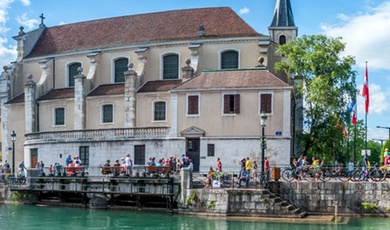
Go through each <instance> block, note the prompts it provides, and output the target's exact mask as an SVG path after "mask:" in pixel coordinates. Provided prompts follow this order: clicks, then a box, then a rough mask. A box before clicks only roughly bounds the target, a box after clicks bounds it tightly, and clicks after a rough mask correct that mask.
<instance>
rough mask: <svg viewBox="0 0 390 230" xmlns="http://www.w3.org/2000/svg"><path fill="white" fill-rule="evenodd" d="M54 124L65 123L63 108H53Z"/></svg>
mask: <svg viewBox="0 0 390 230" xmlns="http://www.w3.org/2000/svg"><path fill="white" fill-rule="evenodd" d="M54 125H65V108H56V109H54Z"/></svg>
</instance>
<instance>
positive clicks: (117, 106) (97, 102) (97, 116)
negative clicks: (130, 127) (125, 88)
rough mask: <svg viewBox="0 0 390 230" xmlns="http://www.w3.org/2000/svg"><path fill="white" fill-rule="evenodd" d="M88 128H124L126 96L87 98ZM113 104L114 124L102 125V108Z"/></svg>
mask: <svg viewBox="0 0 390 230" xmlns="http://www.w3.org/2000/svg"><path fill="white" fill-rule="evenodd" d="M86 101H87V102H86V104H87V105H86V111H87V112H86V128H87V129H98V128H100V129H111V128H124V116H125V111H124V103H123V101H124V96H123V95H113V96H106V97H87V100H86ZM106 104H112V105H113V108H114V122H113V123H102V106H103V105H106Z"/></svg>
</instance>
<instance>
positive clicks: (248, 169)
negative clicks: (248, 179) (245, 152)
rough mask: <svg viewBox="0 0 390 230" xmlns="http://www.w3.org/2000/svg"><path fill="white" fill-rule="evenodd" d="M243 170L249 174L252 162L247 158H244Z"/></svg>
mask: <svg viewBox="0 0 390 230" xmlns="http://www.w3.org/2000/svg"><path fill="white" fill-rule="evenodd" d="M245 168H246V171H248V173H250V172H251V169H252V162H251V161H250V160H249V157H247V158H246V162H245Z"/></svg>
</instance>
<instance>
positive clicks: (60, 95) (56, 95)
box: [38, 88, 74, 101]
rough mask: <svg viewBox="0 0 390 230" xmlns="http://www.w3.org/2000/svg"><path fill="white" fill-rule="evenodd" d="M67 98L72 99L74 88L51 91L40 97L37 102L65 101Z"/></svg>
mask: <svg viewBox="0 0 390 230" xmlns="http://www.w3.org/2000/svg"><path fill="white" fill-rule="evenodd" d="M67 98H74V88H63V89H52V90H50V91H49V92H48V93H46V94H45V95H43V96H42V97H40V98H39V99H38V101H46V100H57V99H67Z"/></svg>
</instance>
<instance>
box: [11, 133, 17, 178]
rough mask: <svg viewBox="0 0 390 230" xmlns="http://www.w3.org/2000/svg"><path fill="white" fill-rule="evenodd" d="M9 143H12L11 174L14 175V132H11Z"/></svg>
mask: <svg viewBox="0 0 390 230" xmlns="http://www.w3.org/2000/svg"><path fill="white" fill-rule="evenodd" d="M11 141H12V174H14V175H15V141H16V133H15V131H12V133H11Z"/></svg>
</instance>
